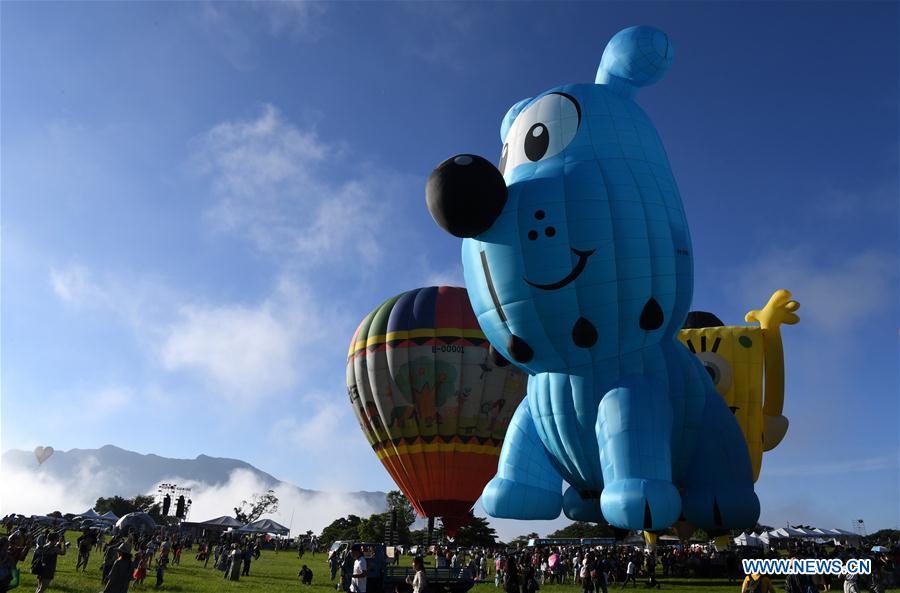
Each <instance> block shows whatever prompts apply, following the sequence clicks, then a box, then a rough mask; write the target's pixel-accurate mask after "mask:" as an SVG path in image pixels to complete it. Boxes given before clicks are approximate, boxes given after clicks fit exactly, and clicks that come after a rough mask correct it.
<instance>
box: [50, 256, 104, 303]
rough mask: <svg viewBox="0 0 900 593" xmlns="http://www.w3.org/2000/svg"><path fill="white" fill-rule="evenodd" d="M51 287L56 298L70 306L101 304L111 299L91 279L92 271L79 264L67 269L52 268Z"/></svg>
mask: <svg viewBox="0 0 900 593" xmlns="http://www.w3.org/2000/svg"><path fill="white" fill-rule="evenodd" d="M50 285H51V287H52V288H53V292H54V293H55V294H56V296H58V297H59V298H60V299H61V300H62V301H63V302H65V303H67V304H70V305H75V306H79V305H83V304H86V303H88V302H94V303H96V304H100V303H105V302H106V301H107V300H108V298H109V297H108V295H107V294H106V292H105V291H104V290H103V288H102V287H101V286H100V285H99V284H97V283H96V282H95V281H94V279H93V278H92V277H91V274H90V271H89V270H88V269H87V268H85V267H84V266H82V265H78V264H73V265H71V266H68V267H65V268H51V270H50Z"/></svg>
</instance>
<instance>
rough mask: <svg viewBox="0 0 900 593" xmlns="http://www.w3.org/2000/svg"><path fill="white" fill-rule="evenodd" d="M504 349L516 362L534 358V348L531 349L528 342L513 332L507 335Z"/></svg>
mask: <svg viewBox="0 0 900 593" xmlns="http://www.w3.org/2000/svg"><path fill="white" fill-rule="evenodd" d="M506 349H507V350H508V351H509V354H510V356H512V359H513V360H515V361H516V362H520V363H523V364H524V363H526V362H529V361H530V360H531V359H532V358H534V350H532V349H531V346H529V345H528V342H526V341H525V340H523V339H522V338H520V337H519V336H517V335H515V334H513V335H511V336H509V340H508V341H507V342H506Z"/></svg>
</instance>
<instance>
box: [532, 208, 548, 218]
mask: <svg viewBox="0 0 900 593" xmlns="http://www.w3.org/2000/svg"><path fill="white" fill-rule="evenodd" d="M545 216H547V213H546V212H544V211H543V210H538V211H537V212H535V213H534V217H535V218H537V219H538V220H544V217H545Z"/></svg>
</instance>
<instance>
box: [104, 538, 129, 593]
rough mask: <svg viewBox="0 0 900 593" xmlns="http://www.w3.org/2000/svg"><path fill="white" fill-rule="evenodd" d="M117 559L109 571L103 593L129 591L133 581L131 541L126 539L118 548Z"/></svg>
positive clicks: (123, 592) (125, 592)
mask: <svg viewBox="0 0 900 593" xmlns="http://www.w3.org/2000/svg"><path fill="white" fill-rule="evenodd" d="M116 554H117V557H116V561H115V562H114V563H113V565H112V568H111V569H110V571H109V577H108V578H107V580H106V586H105V587H104V588H103V593H127V591H128V585H129V583H131V577H132V574H133V572H132V569H131V542H130V541H128V540H125V541H124V542H122V543H121V544H119V546H118V547H117V548H116Z"/></svg>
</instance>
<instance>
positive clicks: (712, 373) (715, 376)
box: [704, 365, 719, 385]
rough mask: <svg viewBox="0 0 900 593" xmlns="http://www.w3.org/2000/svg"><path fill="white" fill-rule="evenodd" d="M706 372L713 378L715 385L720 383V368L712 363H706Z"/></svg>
mask: <svg viewBox="0 0 900 593" xmlns="http://www.w3.org/2000/svg"><path fill="white" fill-rule="evenodd" d="M704 368H705V369H706V372H707V373H709V378H710V379H712V382H713V385H718V384H719V369H717V368H716V367H714V366H711V365H704Z"/></svg>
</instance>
